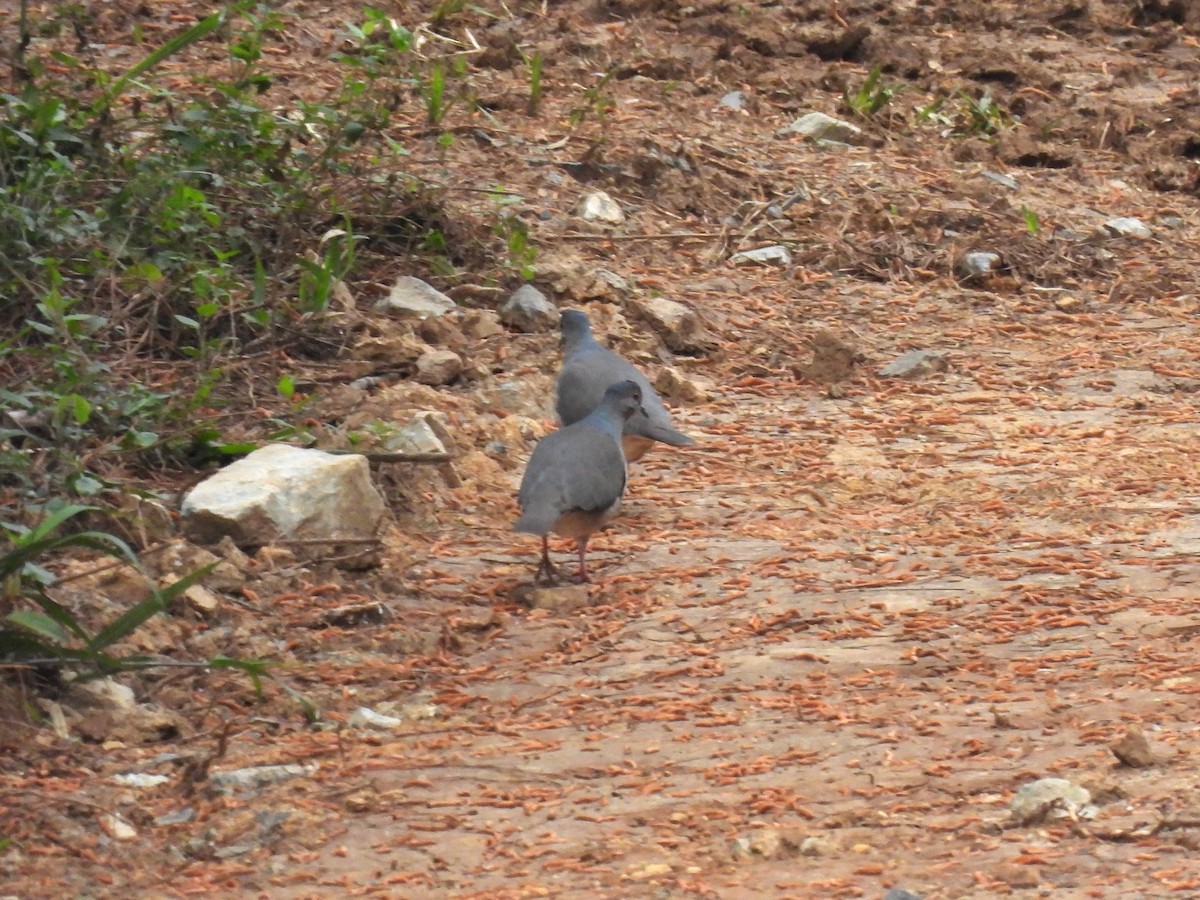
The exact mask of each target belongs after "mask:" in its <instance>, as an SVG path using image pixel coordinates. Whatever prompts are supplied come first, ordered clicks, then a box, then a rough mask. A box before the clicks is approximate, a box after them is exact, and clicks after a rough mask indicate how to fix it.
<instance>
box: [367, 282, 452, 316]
mask: <svg viewBox="0 0 1200 900" xmlns="http://www.w3.org/2000/svg"><path fill="white" fill-rule="evenodd" d="M457 308H458V304H457V303H455V302H454V301H453V300H451V299H450V298H449V297H447V296H446V295H445V294H443V293H442V292H441V291H439V290H438V289H437V288H435V287H433V286H432V285H430V284H427V283H426V282H424V281H422V280H421V279H420V278H413V277H412V276H411V275H403V276H401V277H400V278H398V279H396V283H395V284H394V285H392V291H391V293H390V294H388V295H387V296H386V297H384V298H383V299H382V300H380V301H379V302H378V303H376V304H375V309H377V310H379V311H380V312H389V313H392V314H393V315H397V316H401V317H403V318H411V319H428V318H429V317H430V316H444V315H445V314H446V313H448V312H452V311H453V310H455V309H457Z"/></svg>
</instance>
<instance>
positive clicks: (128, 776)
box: [109, 772, 171, 788]
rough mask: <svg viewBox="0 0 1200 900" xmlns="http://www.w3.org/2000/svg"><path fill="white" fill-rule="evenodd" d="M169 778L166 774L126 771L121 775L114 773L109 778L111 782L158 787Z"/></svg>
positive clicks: (132, 785)
mask: <svg viewBox="0 0 1200 900" xmlns="http://www.w3.org/2000/svg"><path fill="white" fill-rule="evenodd" d="M170 780H171V779H170V778H169V777H168V776H166V775H151V774H149V773H148V772H128V773H125V774H121V775H114V776H112V778H110V779H109V781H111V782H112V783H113V784H119V785H121V786H122V787H135V788H152V787H158V786H159V785H160V784H166V783H167V782H168V781H170Z"/></svg>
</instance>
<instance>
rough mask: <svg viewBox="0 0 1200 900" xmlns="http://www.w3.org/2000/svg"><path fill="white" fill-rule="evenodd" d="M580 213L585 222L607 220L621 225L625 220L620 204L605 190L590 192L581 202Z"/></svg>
mask: <svg viewBox="0 0 1200 900" xmlns="http://www.w3.org/2000/svg"><path fill="white" fill-rule="evenodd" d="M579 214H580V215H581V216H583V219H584V221H585V222H607V223H609V224H610V225H619V224H621V223H622V222H624V221H625V213H624V212H623V211H622V209H621V207H620V205H619V204H618V203H617V201H616V200H614V199H613V198H612V197H610V196H609V195H608V194H606V193H605V192H604V191H596V192H595V193H593V194H588V195H587V196H586V197H584V198H583V202H582V203H580V204H579Z"/></svg>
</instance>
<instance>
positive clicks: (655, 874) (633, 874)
mask: <svg viewBox="0 0 1200 900" xmlns="http://www.w3.org/2000/svg"><path fill="white" fill-rule="evenodd" d="M673 871H675V870H674V869H673V868H672V867H671V865H670V864H669V863H646V864H645V865H644V866H639V867H638V868H635V869H630V870H629V871H628V872H626V873H625V877H626V878H630V879H632V880H634V881H645V880H646V879H647V878H662V877H663V876H664V875H670V874H671V873H672V872H673Z"/></svg>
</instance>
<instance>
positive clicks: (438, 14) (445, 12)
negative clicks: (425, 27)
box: [429, 0, 467, 28]
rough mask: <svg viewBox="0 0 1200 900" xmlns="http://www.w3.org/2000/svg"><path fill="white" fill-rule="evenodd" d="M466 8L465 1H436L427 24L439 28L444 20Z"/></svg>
mask: <svg viewBox="0 0 1200 900" xmlns="http://www.w3.org/2000/svg"><path fill="white" fill-rule="evenodd" d="M466 8H467V0H438V2H437V3H435V4H434V6H433V11H432V12H431V13H430V15H429V24H430V25H432V26H433V27H434V28H441V27H442V26H443V25H445V24H446V20H447V19H449V18H450V17H451V16H453V15H457V14H458V13H460V12H462V11H463V10H464V9H466Z"/></svg>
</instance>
